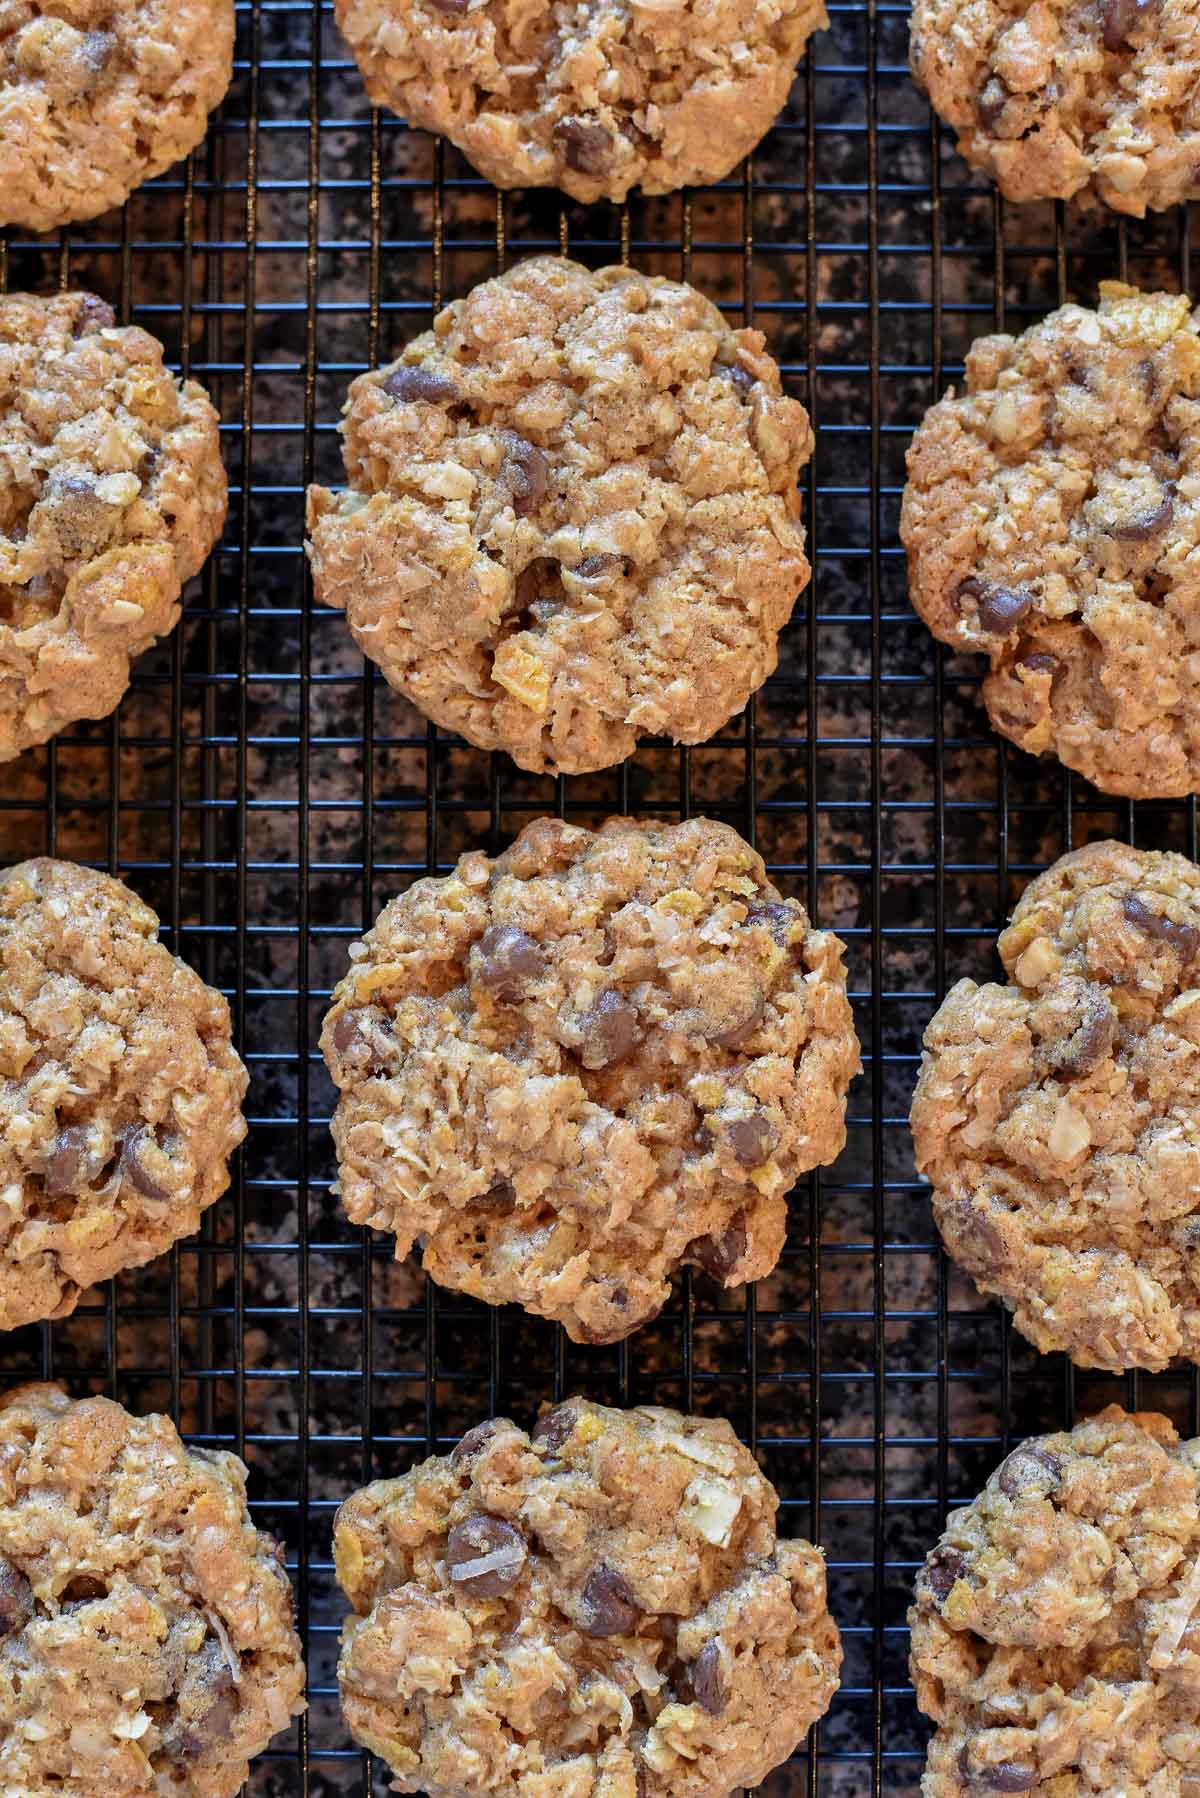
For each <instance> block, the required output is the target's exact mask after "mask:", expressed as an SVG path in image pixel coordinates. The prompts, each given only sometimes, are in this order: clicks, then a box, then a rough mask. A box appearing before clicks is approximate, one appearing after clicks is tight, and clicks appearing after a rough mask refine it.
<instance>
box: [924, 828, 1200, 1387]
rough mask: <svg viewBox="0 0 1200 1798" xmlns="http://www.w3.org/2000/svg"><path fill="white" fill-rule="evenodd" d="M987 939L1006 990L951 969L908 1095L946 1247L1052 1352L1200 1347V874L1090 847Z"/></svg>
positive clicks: (1136, 1363) (1090, 1361) (1124, 1357)
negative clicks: (957, 976) (995, 937)
mask: <svg viewBox="0 0 1200 1798" xmlns="http://www.w3.org/2000/svg"><path fill="white" fill-rule="evenodd" d="M998 947H999V950H1000V958H1001V960H1002V961H1003V963H1004V967H1005V971H1006V972H1007V974H1008V976H1009V984H1008V985H1007V986H998V985H995V984H993V983H991V982H989V983H988V984H987V985H986V986H976V984H975V982H974V981H973V980H960V981H959V982H958V985H957V986H955V987H954V988H953V990H952V991H951V992H950V993H949V994H948V996H947V998H946V1000H945V1001H944V1003H943V1005H942V1007H941V1009H940V1010H939V1011H938V1013H937V1015H936V1017H935V1018H934V1019H933V1022H932V1023H931V1024H930V1026H929V1028H928V1030H927V1031H926V1033H925V1054H924V1057H923V1060H922V1065H921V1074H920V1078H919V1080H918V1082H917V1089H916V1093H915V1095H914V1098H913V1106H912V1128H913V1138H914V1142H915V1147H916V1158H917V1167H918V1169H919V1170H920V1172H921V1173H923V1174H925V1175H926V1176H927V1178H928V1179H930V1180H931V1181H932V1182H933V1212H934V1217H935V1219H936V1221H937V1224H938V1227H939V1229H940V1230H941V1232H942V1235H943V1237H944V1238H945V1242H946V1247H947V1249H948V1250H949V1252H950V1254H951V1255H952V1256H953V1257H954V1259H955V1260H956V1261H957V1262H958V1263H959V1265H960V1266H961V1267H963V1268H964V1269H965V1270H966V1272H967V1273H969V1274H970V1275H971V1277H972V1279H974V1280H975V1282H976V1284H977V1285H979V1286H980V1287H981V1288H982V1289H983V1291H984V1292H990V1293H996V1294H998V1295H999V1297H1000V1298H1002V1299H1003V1300H1004V1303H1005V1304H1006V1305H1007V1306H1008V1307H1009V1309H1010V1310H1011V1311H1013V1312H1014V1314H1015V1321H1016V1325H1017V1328H1018V1329H1019V1330H1020V1331H1021V1332H1022V1333H1023V1334H1024V1335H1025V1336H1028V1338H1029V1339H1030V1341H1031V1342H1033V1343H1035V1344H1036V1345H1037V1347H1038V1348H1040V1349H1042V1350H1044V1351H1045V1350H1052V1349H1065V1350H1066V1351H1067V1353H1068V1354H1069V1355H1070V1356H1071V1358H1072V1359H1073V1360H1074V1361H1077V1362H1078V1363H1079V1365H1080V1366H1081V1367H1105V1368H1110V1369H1113V1370H1116V1369H1119V1368H1126V1367H1146V1368H1162V1367H1165V1366H1166V1364H1167V1362H1168V1361H1169V1359H1170V1358H1171V1356H1172V1355H1181V1354H1182V1355H1186V1356H1188V1357H1189V1358H1190V1359H1191V1360H1193V1361H1200V868H1196V867H1195V866H1194V865H1193V864H1192V863H1191V862H1189V861H1185V860H1184V858H1183V856H1181V855H1161V854H1154V853H1150V852H1147V851H1145V850H1139V849H1129V848H1127V847H1126V846H1125V845H1124V844H1121V843H1091V844H1089V845H1088V847H1087V848H1086V849H1077V850H1075V851H1074V852H1073V853H1072V854H1070V855H1065V856H1063V858H1062V860H1061V861H1058V862H1056V863H1055V864H1054V866H1053V867H1052V868H1050V869H1049V870H1048V871H1047V872H1046V873H1045V874H1042V875H1040V876H1039V877H1038V879H1036V880H1035V881H1033V882H1032V883H1031V885H1030V886H1029V887H1027V888H1026V891H1025V893H1024V895H1023V896H1022V898H1021V902H1020V904H1019V905H1018V906H1017V909H1016V911H1015V912H1014V913H1013V919H1012V923H1011V924H1010V925H1009V927H1008V929H1007V930H1006V931H1005V932H1004V933H1003V935H1002V936H1001V938H1000V941H999V944H998Z"/></svg>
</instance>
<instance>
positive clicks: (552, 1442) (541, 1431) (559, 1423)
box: [531, 1405, 575, 1455]
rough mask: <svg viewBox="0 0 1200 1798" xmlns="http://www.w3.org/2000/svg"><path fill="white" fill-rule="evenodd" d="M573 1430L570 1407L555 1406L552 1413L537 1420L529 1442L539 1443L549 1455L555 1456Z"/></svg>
mask: <svg viewBox="0 0 1200 1798" xmlns="http://www.w3.org/2000/svg"><path fill="white" fill-rule="evenodd" d="M574 1428H575V1413H574V1411H572V1409H571V1407H570V1405H556V1406H555V1408H554V1410H553V1411H547V1412H546V1413H545V1414H544V1415H543V1416H542V1417H539V1418H538V1420H537V1422H536V1423H535V1424H534V1426H533V1436H532V1438H531V1440H532V1441H534V1442H540V1443H541V1445H542V1447H543V1448H544V1449H546V1450H547V1452H548V1453H549V1454H552V1455H553V1454H557V1452H558V1450H559V1449H560V1448H561V1447H562V1445H563V1443H564V1442H565V1441H566V1440H567V1437H568V1436H569V1435H570V1434H571V1431H572V1430H573V1429H574Z"/></svg>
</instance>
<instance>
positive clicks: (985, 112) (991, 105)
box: [975, 75, 1012, 136]
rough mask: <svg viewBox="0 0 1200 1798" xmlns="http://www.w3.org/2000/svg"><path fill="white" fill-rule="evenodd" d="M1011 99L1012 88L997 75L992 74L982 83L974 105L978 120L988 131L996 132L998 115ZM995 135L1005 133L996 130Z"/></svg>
mask: <svg viewBox="0 0 1200 1798" xmlns="http://www.w3.org/2000/svg"><path fill="white" fill-rule="evenodd" d="M1011 99H1012V89H1011V88H1010V87H1009V86H1008V85H1007V84H1006V83H1005V82H1004V81H1002V80H1001V78H1000V76H999V75H993V76H992V78H991V80H990V81H987V82H985V83H984V86H983V89H982V91H981V93H980V95H979V98H978V100H977V101H976V102H975V106H976V110H977V112H978V113H979V118H980V122H981V123H982V124H983V126H984V127H985V128H986V129H987V130H988V131H991V132H997V127H998V126H999V124H1000V115H1001V114H1002V113H1003V111H1004V108H1005V107H1006V106H1007V105H1008V103H1009V101H1010V100H1011ZM997 135H999V136H1004V135H1005V134H1004V133H1003V132H997Z"/></svg>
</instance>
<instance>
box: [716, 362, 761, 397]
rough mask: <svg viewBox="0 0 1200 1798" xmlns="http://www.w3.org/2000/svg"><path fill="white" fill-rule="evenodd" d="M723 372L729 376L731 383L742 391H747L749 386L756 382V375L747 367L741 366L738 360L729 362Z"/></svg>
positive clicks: (755, 384)
mask: <svg viewBox="0 0 1200 1798" xmlns="http://www.w3.org/2000/svg"><path fill="white" fill-rule="evenodd" d="M724 372H725V373H726V374H727V375H728V376H729V379H730V380H731V381H732V382H733V385H734V386H735V387H738V388H740V389H741V391H742V392H743V393H749V392H750V390H751V388H752V387H755V386H757V384H758V382H757V377H756V376H754V375H752V374H751V373H750V370H749V369H748V368H743V367H742V365H741V363H740V362H731V363H729V365H728V366H727V367H726V369H725V371H724Z"/></svg>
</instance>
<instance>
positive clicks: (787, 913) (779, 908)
mask: <svg viewBox="0 0 1200 1798" xmlns="http://www.w3.org/2000/svg"><path fill="white" fill-rule="evenodd" d="M799 917H800V913H799V911H798V910H797V908H796V907H795V906H791V905H784V904H783V902H782V901H781V900H778V899H770V900H767V902H766V903H765V904H763V905H752V906H751V907H750V909H749V911H748V912H747V913H746V918H745V927H746V929H747V930H749V929H751V928H752V927H754V926H755V925H758V926H761V928H763V929H765V930H769V931H770V933H771V935H772V936H773V937H774V939H775V941H776V943H777V944H778V945H779V947H780V948H781V949H785V948H787V947H789V944H788V937H789V934H790V932H791V931H792V929H793V928H794V926H795V925H796V923H797V921H798V920H799ZM790 946H791V947H792V948H798V947H799V945H798V944H792V945H790Z"/></svg>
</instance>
